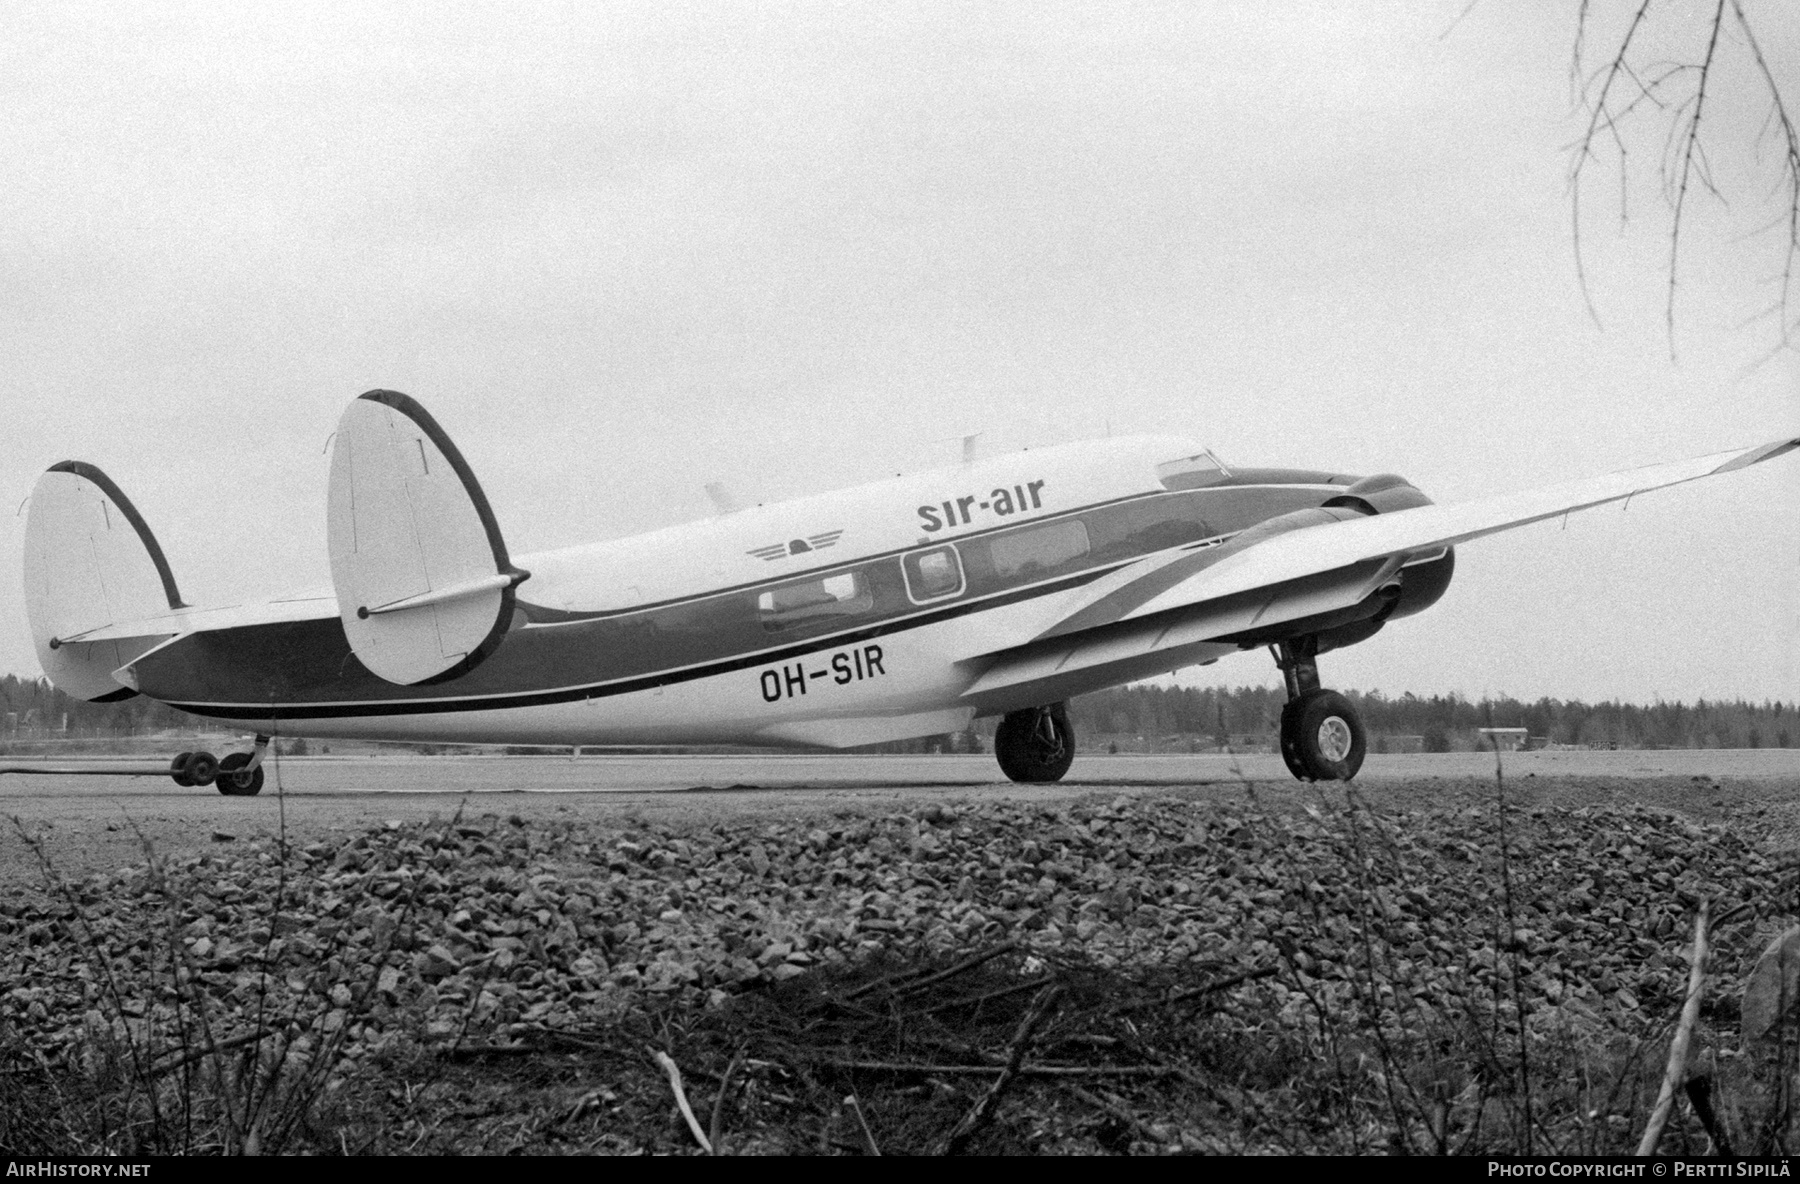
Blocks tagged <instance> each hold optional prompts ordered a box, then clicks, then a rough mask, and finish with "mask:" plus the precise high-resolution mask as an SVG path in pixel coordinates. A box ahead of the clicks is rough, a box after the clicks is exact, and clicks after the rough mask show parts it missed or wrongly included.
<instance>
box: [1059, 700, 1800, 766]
mask: <svg viewBox="0 0 1800 1184" xmlns="http://www.w3.org/2000/svg"><path fill="white" fill-rule="evenodd" d="M1344 694H1345V695H1346V696H1347V697H1348V698H1349V699H1350V701H1351V702H1352V703H1354V704H1355V705H1356V707H1357V709H1358V710H1359V711H1361V712H1362V717H1363V722H1364V723H1365V725H1366V726H1367V727H1368V730H1369V733H1370V735H1371V736H1374V737H1381V736H1389V737H1399V736H1416V737H1419V738H1420V745H1419V746H1420V747H1421V748H1423V749H1424V750H1425V751H1426V752H1450V751H1455V750H1466V749H1473V748H1476V747H1478V746H1479V744H1480V736H1479V733H1478V732H1477V729H1478V728H1525V729H1526V730H1527V731H1528V733H1529V734H1530V735H1531V737H1532V744H1533V746H1534V747H1535V746H1537V745H1540V744H1567V745H1578V746H1587V747H1595V748H1610V747H1617V748H1793V747H1795V746H1796V745H1800V703H1793V702H1788V703H1780V702H1765V703H1747V702H1744V701H1742V700H1734V701H1731V702H1725V701H1723V700H1707V699H1701V700H1698V701H1696V702H1694V703H1691V704H1689V703H1653V704H1648V705H1645V704H1637V703H1617V702H1605V703H1583V702H1581V701H1580V700H1563V699H1550V698H1544V699H1538V700H1536V701H1534V702H1525V701H1523V700H1519V699H1514V698H1511V697H1502V698H1498V699H1486V698H1484V699H1465V698H1463V697H1462V696H1460V695H1432V696H1430V697H1428V698H1427V697H1423V696H1420V695H1414V694H1410V693H1408V694H1404V695H1400V696H1398V697H1396V698H1389V697H1387V696H1386V695H1383V694H1382V693H1381V692H1379V691H1372V692H1369V693H1366V694H1365V693H1363V692H1360V691H1346V692H1344ZM1286 699H1287V695H1286V693H1285V692H1284V691H1280V690H1276V689H1273V688H1270V687H1233V688H1228V689H1227V688H1212V687H1206V688H1199V687H1159V686H1141V685H1140V686H1126V687H1115V688H1113V689H1111V690H1106V691H1100V692H1097V693H1095V694H1092V695H1083V696H1082V697H1080V698H1079V699H1075V700H1073V701H1072V702H1071V703H1070V704H1069V717H1070V720H1071V722H1072V723H1073V724H1074V725H1075V730H1076V735H1077V736H1078V737H1079V736H1089V737H1091V736H1095V735H1099V734H1113V735H1126V736H1132V737H1137V736H1141V737H1143V738H1144V739H1145V740H1146V741H1147V742H1148V741H1153V740H1166V739H1172V738H1176V737H1180V738H1183V739H1193V738H1198V739H1201V740H1202V741H1205V742H1207V743H1209V744H1212V745H1217V744H1220V743H1234V744H1242V743H1259V742H1268V741H1269V740H1270V739H1272V737H1273V735H1274V733H1275V730H1276V727H1277V725H1278V724H1279V721H1280V719H1281V708H1282V704H1283V703H1284V702H1286Z"/></svg>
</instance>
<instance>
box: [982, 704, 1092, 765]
mask: <svg viewBox="0 0 1800 1184" xmlns="http://www.w3.org/2000/svg"><path fill="white" fill-rule="evenodd" d="M994 756H995V757H996V758H998V760H999V761H1000V771H1001V772H1002V773H1005V774H1006V775H1007V776H1008V777H1010V778H1012V779H1013V780H1014V781H1034V782H1043V781H1060V780H1062V775H1063V774H1064V773H1067V772H1068V771H1069V764H1070V762H1072V761H1073V760H1074V759H1075V729H1074V728H1072V727H1070V726H1069V710H1068V706H1067V705H1066V704H1063V703H1052V704H1050V705H1049V706H1048V707H1027V708H1026V709H1025V710H1023V711H1010V712H1008V713H1007V714H1006V716H1005V718H1003V719H1002V720H1001V721H1000V726H999V728H997V729H996V730H995V732H994Z"/></svg>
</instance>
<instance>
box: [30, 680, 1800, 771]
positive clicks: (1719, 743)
mask: <svg viewBox="0 0 1800 1184" xmlns="http://www.w3.org/2000/svg"><path fill="white" fill-rule="evenodd" d="M1344 693H1345V694H1346V695H1347V696H1348V697H1349V698H1350V701H1351V702H1352V703H1354V704H1356V706H1357V708H1358V709H1359V710H1360V711H1361V712H1362V716H1363V721H1364V722H1365V724H1366V725H1367V726H1368V729H1369V732H1370V734H1371V736H1374V737H1417V738H1418V747H1420V748H1422V749H1424V751H1426V752H1449V751H1454V750H1459V749H1472V748H1475V747H1477V746H1478V745H1479V743H1480V738H1479V734H1478V733H1477V731H1476V729H1478V728H1525V729H1527V731H1528V732H1529V733H1530V735H1531V736H1532V738H1533V744H1534V745H1537V744H1545V743H1548V744H1569V745H1579V746H1589V747H1596V748H1609V747H1617V748H1793V747H1796V746H1800V703H1794V702H1788V703H1779V702H1775V703H1770V702H1765V703H1747V702H1744V701H1742V700H1733V701H1731V702H1725V701H1723V700H1716V701H1715V700H1706V699H1701V700H1699V701H1697V702H1695V703H1692V704H1689V703H1653V704H1648V705H1645V704H1637V703H1616V702H1606V703H1592V704H1590V703H1583V702H1581V701H1579V700H1563V699H1548V698H1545V699H1538V700H1536V701H1535V702H1529V703H1528V702H1524V701H1522V700H1519V699H1513V698H1510V697H1505V698H1499V699H1478V700H1477V699H1465V698H1463V697H1462V696H1460V695H1432V696H1430V697H1429V698H1427V697H1423V696H1419V695H1413V694H1405V695H1400V696H1398V697H1396V698H1388V697H1387V696H1386V695H1383V694H1381V693H1380V692H1379V691H1374V692H1369V693H1367V694H1365V693H1362V692H1360V691H1346V692H1344ZM1285 700H1286V695H1285V693H1284V692H1282V691H1279V690H1276V689H1274V688H1271V687H1231V688H1214V687H1206V688H1199V687H1160V686H1144V685H1139V686H1127V687H1115V688H1113V689H1111V690H1105V691H1099V692H1096V693H1095V694H1092V695H1083V696H1081V697H1080V698H1078V699H1075V700H1072V701H1071V702H1070V704H1069V716H1070V719H1071V720H1072V722H1073V723H1074V725H1075V731H1076V735H1077V737H1078V738H1081V739H1083V740H1091V739H1093V738H1094V737H1097V736H1111V737H1126V738H1130V739H1132V740H1136V739H1138V738H1141V739H1142V741H1143V743H1144V744H1145V745H1146V746H1150V747H1155V746H1165V745H1168V744H1171V743H1173V744H1178V745H1180V746H1182V747H1195V746H1203V747H1216V746H1219V745H1222V744H1223V745H1236V746H1243V745H1258V744H1267V743H1270V742H1271V741H1272V740H1273V738H1274V733H1275V729H1276V725H1277V723H1278V721H1279V720H1280V718H1281V707H1282V704H1283V702H1285ZM995 722H996V721H994V720H982V721H979V723H978V724H977V726H976V727H975V728H972V729H969V730H967V731H964V732H958V733H955V734H952V735H945V736H930V737H925V738H922V739H918V740H907V741H902V742H899V743H896V744H890V745H881V746H879V747H881V748H883V749H886V750H890V751H897V752H920V753H924V752H981V751H986V750H987V749H989V748H991V747H992V745H993V734H994V724H995ZM202 723H203V721H201V720H199V719H197V718H196V717H194V716H191V715H187V714H184V713H183V712H179V711H176V710H174V709H173V708H170V707H165V706H163V705H162V704H161V703H158V702H156V701H155V700H154V699H149V698H146V697H144V696H142V695H137V696H133V697H132V698H130V699H126V700H123V701H121V702H118V703H84V702H82V701H81V700H79V699H72V698H70V697H69V696H68V695H65V694H64V693H63V692H61V691H59V690H57V689H56V688H55V687H53V686H51V685H50V683H49V682H48V681H47V680H45V679H42V678H20V677H19V676H17V675H12V674H8V675H0V740H6V739H30V738H38V739H41V738H45V737H50V736H68V737H71V738H74V737H89V736H105V737H116V736H144V735H152V734H154V733H156V732H161V731H164V730H167V729H171V728H174V729H191V728H194V727H195V726H197V725H200V724H202Z"/></svg>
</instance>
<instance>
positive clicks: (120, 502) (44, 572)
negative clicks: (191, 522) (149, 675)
mask: <svg viewBox="0 0 1800 1184" xmlns="http://www.w3.org/2000/svg"><path fill="white" fill-rule="evenodd" d="M182 607H184V606H183V605H182V603H181V594H180V592H179V591H177V590H176V587H175V577H174V574H173V573H172V572H171V571H170V570H169V563H168V560H167V559H165V558H164V557H163V553H162V548H161V547H160V546H158V545H157V542H156V536H154V535H152V534H151V533H150V528H149V526H147V525H145V523H144V519H143V516H142V515H140V514H139V513H138V512H137V507H135V506H133V505H132V504H131V500H130V499H129V498H127V497H126V496H125V494H124V493H123V491H121V490H120V489H119V487H118V486H117V485H114V484H113V483H112V480H111V479H110V478H109V477H107V475H106V474H105V473H103V472H101V471H100V470H99V469H98V468H96V467H94V466H93V465H89V464H83V463H82V462H80V461H64V462H62V463H61V464H58V465H53V466H51V468H50V469H49V470H48V471H47V472H45V473H44V474H43V475H42V476H41V477H39V478H38V481H37V485H36V487H35V488H34V489H33V490H32V493H31V513H30V515H29V516H28V517H27V519H26V523H25V615H26V617H27V618H28V619H29V621H30V623H31V639H32V642H33V643H34V644H35V645H36V647H37V655H38V662H39V663H40V664H41V665H42V666H43V669H44V673H45V674H46V675H48V676H49V678H50V681H51V682H53V683H55V684H56V686H57V688H58V689H59V690H61V691H63V692H65V693H66V694H69V695H73V696H75V697H76V698H78V699H86V700H89V701H106V700H111V699H125V698H129V697H130V696H131V695H133V694H135V693H136V692H134V691H133V690H132V689H131V688H130V687H128V686H126V685H124V684H122V683H120V682H119V681H118V680H117V679H115V678H114V677H113V674H112V672H113V671H114V670H116V669H118V668H119V667H121V666H123V665H125V664H126V663H127V662H130V661H131V660H133V659H134V658H136V657H137V656H138V655H140V654H141V653H143V652H144V651H145V650H147V649H149V648H150V647H151V646H153V645H156V644H158V643H160V642H161V641H162V640H163V638H165V637H167V636H169V635H171V634H173V633H176V632H178V631H179V627H178V626H175V625H173V624H170V625H168V626H167V627H163V626H150V627H147V628H145V629H143V630H142V632H139V631H137V630H136V629H133V630H132V631H131V632H129V633H126V634H124V635H121V634H120V632H119V631H118V630H116V629H114V628H113V626H116V625H118V624H120V623H123V622H127V621H140V620H143V619H145V618H154V617H166V616H167V615H168V614H169V613H170V611H171V610H174V609H179V608H182Z"/></svg>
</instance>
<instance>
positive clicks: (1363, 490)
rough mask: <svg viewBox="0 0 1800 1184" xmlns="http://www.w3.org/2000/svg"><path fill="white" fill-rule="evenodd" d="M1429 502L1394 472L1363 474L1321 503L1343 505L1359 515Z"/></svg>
mask: <svg viewBox="0 0 1800 1184" xmlns="http://www.w3.org/2000/svg"><path fill="white" fill-rule="evenodd" d="M1430 504H1431V499H1430V498H1428V497H1426V496H1425V495H1424V494H1423V493H1421V492H1420V491H1419V488H1418V486H1416V485H1414V484H1413V483H1412V482H1411V481H1408V480H1407V479H1406V478H1405V477H1401V476H1397V475H1396V474H1394V473H1377V474H1375V475H1374V476H1373V477H1364V478H1363V479H1362V480H1361V481H1358V482H1357V483H1356V484H1354V485H1352V486H1351V487H1350V488H1348V489H1346V490H1344V492H1342V493H1340V494H1338V495H1336V496H1335V497H1332V498H1329V499H1328V500H1326V502H1325V505H1326V506H1343V507H1346V508H1349V509H1352V510H1355V511H1357V512H1358V513H1361V514H1392V513H1393V512H1394V511H1395V510H1411V509H1414V508H1415V507H1418V506H1429V505H1430Z"/></svg>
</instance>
